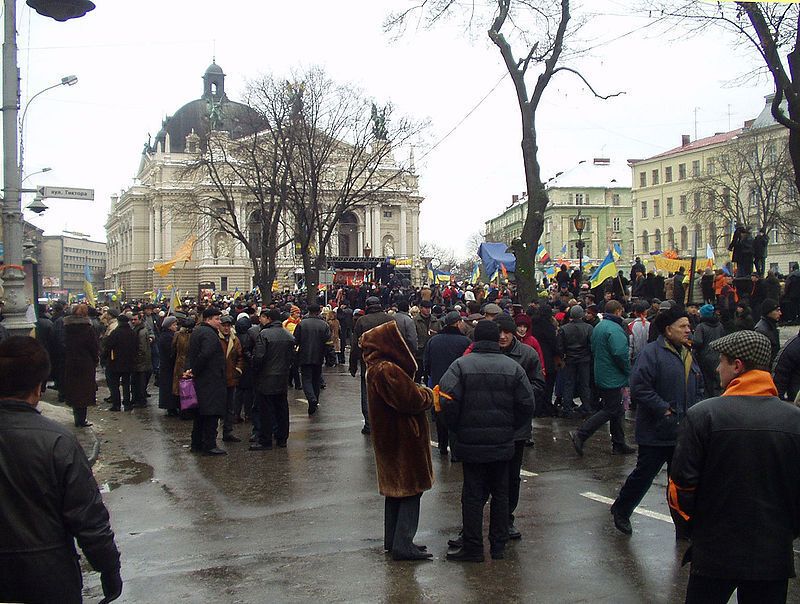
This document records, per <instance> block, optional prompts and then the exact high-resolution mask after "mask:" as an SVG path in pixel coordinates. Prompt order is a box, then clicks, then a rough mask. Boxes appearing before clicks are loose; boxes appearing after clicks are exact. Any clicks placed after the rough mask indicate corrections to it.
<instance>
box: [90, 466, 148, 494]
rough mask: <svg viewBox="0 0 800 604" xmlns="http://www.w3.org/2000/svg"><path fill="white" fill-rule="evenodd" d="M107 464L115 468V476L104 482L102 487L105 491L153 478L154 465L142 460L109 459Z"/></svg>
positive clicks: (102, 490)
mask: <svg viewBox="0 0 800 604" xmlns="http://www.w3.org/2000/svg"><path fill="white" fill-rule="evenodd" d="M106 465H107V466H108V467H110V468H113V474H114V478H113V480H109V481H108V482H105V483H103V486H102V488H101V489H100V491H101V492H103V493H108V492H110V491H113V490H114V489H116V488H119V487H120V486H122V485H123V484H142V483H143V482H147V481H148V480H152V479H153V467H152V466H150V465H148V464H146V463H142V462H141V461H135V460H133V459H122V460H119V461H109V462H108V463H107V464H106Z"/></svg>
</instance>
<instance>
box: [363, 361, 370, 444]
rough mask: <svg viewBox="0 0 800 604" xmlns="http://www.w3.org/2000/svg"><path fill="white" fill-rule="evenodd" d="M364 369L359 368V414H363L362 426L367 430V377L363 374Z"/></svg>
mask: <svg viewBox="0 0 800 604" xmlns="http://www.w3.org/2000/svg"><path fill="white" fill-rule="evenodd" d="M365 372H366V369H362V370H361V415H363V416H364V427H365V428H366V429H367V430H369V404H368V403H367V378H366V377H365V376H364V373H365Z"/></svg>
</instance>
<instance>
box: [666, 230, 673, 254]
mask: <svg viewBox="0 0 800 604" xmlns="http://www.w3.org/2000/svg"><path fill="white" fill-rule="evenodd" d="M667 247H668V248H669V249H671V250H674V249H675V230H674V229H673V228H672V227H669V230H668V231H667Z"/></svg>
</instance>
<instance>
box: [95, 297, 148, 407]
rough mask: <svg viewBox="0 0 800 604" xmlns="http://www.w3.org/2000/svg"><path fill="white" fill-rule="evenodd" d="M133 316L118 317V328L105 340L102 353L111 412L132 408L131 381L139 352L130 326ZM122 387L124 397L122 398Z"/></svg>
mask: <svg viewBox="0 0 800 604" xmlns="http://www.w3.org/2000/svg"><path fill="white" fill-rule="evenodd" d="M130 320H131V316H130V314H128V313H122V314H121V315H119V316H118V317H117V327H116V329H114V330H113V331H112V332H111V333H110V334H109V335H108V336H107V337H106V339H105V340H103V347H102V350H101V351H100V361H101V363H102V364H103V365H104V366H105V367H106V369H107V372H108V373H107V374H108V377H109V378H110V380H109V383H108V388H109V390H110V391H111V408H110V409H109V411H120V410H122V409H124V410H125V411H128V410H130V408H131V381H132V379H133V374H134V371H135V370H136V353H137V352H138V350H139V339H138V338H137V337H136V334H135V333H134V332H133V330H132V329H131V326H130ZM120 385H122V396H121V397H120Z"/></svg>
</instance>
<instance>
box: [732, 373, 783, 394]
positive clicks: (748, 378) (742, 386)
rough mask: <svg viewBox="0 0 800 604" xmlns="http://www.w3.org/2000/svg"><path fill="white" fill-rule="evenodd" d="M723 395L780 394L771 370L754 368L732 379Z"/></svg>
mask: <svg viewBox="0 0 800 604" xmlns="http://www.w3.org/2000/svg"><path fill="white" fill-rule="evenodd" d="M722 396H778V389H777V388H776V387H775V383H774V382H773V381H772V376H771V375H770V373H769V371H761V370H760V369H753V370H752V371H745V372H744V373H743V374H742V375H740V376H739V377H737V378H734V379H732V380H731V382H730V384H728V387H727V388H725V392H723V393H722Z"/></svg>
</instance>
